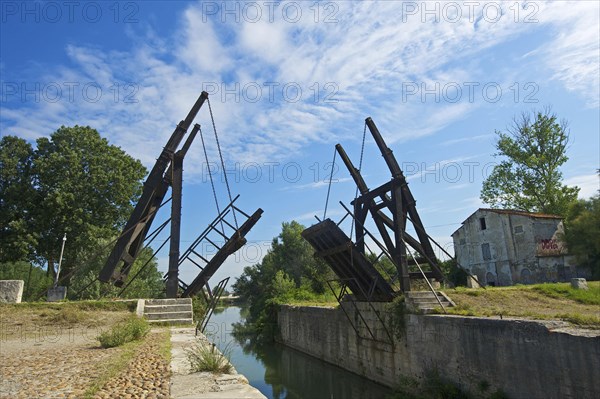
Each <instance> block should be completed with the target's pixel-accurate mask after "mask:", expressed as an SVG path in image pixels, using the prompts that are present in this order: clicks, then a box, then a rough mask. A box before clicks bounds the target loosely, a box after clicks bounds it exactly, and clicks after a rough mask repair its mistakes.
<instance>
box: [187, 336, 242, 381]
mask: <svg viewBox="0 0 600 399" xmlns="http://www.w3.org/2000/svg"><path fill="white" fill-rule="evenodd" d="M231 350H232V348H231V346H230V345H229V344H228V345H227V346H226V347H225V349H224V350H223V351H222V352H221V351H219V350H218V349H217V348H216V346H215V345H214V344H212V343H200V342H199V343H196V344H195V345H194V346H192V347H191V348H189V349H186V355H187V358H188V360H189V362H190V365H191V366H192V370H193V371H194V372H200V371H209V372H211V373H223V374H229V373H231V371H232V369H233V367H232V366H231V363H230V362H229V359H230V358H231Z"/></svg>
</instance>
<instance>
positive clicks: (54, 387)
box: [0, 328, 120, 399]
mask: <svg viewBox="0 0 600 399" xmlns="http://www.w3.org/2000/svg"><path fill="white" fill-rule="evenodd" d="M93 337H95V331H94V332H91V331H90V329H86V328H73V329H66V328H65V329H61V330H56V331H53V333H52V334H37V335H34V336H23V337H21V338H18V339H0V365H1V367H0V398H11V399H12V398H15V399H20V398H23V399H30V398H80V397H81V396H82V395H83V393H84V392H85V390H86V389H87V388H88V386H89V385H90V383H91V381H92V380H93V379H95V378H97V371H98V366H99V364H101V363H102V362H103V361H105V360H107V359H108V358H109V357H110V356H114V355H116V354H117V353H118V352H119V351H120V349H119V348H113V349H111V350H103V349H100V348H99V346H98V342H97V341H95V339H94V338H93Z"/></svg>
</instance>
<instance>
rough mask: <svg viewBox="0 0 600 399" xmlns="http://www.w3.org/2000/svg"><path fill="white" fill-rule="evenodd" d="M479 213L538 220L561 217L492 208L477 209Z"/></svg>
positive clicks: (558, 217)
mask: <svg viewBox="0 0 600 399" xmlns="http://www.w3.org/2000/svg"><path fill="white" fill-rule="evenodd" d="M478 210H479V211H489V212H495V213H502V214H506V215H520V216H529V217H532V218H540V219H562V217H560V216H558V215H549V214H547V213H534V212H525V211H517V210H514V209H493V208H479V209H478Z"/></svg>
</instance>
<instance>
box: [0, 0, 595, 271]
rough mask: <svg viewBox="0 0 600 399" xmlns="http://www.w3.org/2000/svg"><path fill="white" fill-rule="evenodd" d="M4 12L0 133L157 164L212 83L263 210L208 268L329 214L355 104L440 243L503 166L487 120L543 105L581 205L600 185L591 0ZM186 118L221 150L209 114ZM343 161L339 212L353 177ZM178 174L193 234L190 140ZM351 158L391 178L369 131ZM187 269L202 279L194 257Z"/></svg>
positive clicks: (245, 190)
mask: <svg viewBox="0 0 600 399" xmlns="http://www.w3.org/2000/svg"><path fill="white" fill-rule="evenodd" d="M0 5H1V9H0V12H1V16H0V18H1V19H0V21H1V25H0V33H1V35H0V44H1V48H0V74H1V77H0V80H1V88H0V95H1V99H0V100H1V108H0V132H1V133H0V134H2V135H5V134H14V135H18V136H21V137H23V138H26V139H27V140H31V141H33V140H35V139H36V138H37V137H40V136H47V135H49V134H51V133H52V132H53V131H55V130H56V129H57V128H58V127H60V126H61V125H75V124H79V125H90V126H92V127H94V128H96V129H97V130H98V131H99V132H100V133H101V134H102V135H103V136H105V137H107V138H108V139H109V140H110V142H111V143H113V144H116V145H118V146H121V147H122V148H123V149H124V150H125V151H127V152H128V153H129V154H131V155H133V156H135V157H137V158H139V159H141V160H142V162H143V163H144V164H145V165H146V166H147V167H148V168H150V167H151V166H152V165H153V163H154V159H155V158H156V157H157V156H158V154H159V153H160V151H161V149H162V146H163V145H164V144H165V143H166V141H167V139H168V137H169V135H170V134H171V132H172V131H173V128H174V127H175V125H176V124H177V122H178V121H179V120H181V119H183V118H184V117H185V115H186V114H187V112H188V110H189V108H190V107H191V105H192V104H193V102H194V101H195V99H196V98H197V96H198V95H199V94H200V92H201V91H202V90H207V91H208V92H209V94H210V98H211V104H212V107H213V111H214V114H215V121H216V125H217V129H218V132H219V137H220V140H221V146H222V148H223V153H224V157H225V161H226V168H227V169H228V170H229V174H228V176H229V180H230V183H231V186H232V191H233V192H234V194H235V193H239V194H241V197H240V199H239V201H238V204H239V206H240V207H241V208H243V209H244V210H246V212H252V211H254V210H255V209H256V208H258V207H261V208H263V209H264V210H265V213H264V215H263V218H262V219H261V221H260V222H259V224H258V225H257V226H256V227H255V228H254V229H253V230H252V232H251V233H250V234H249V236H248V239H249V241H250V244H249V246H248V247H247V248H245V249H244V250H242V251H241V252H240V253H239V254H238V255H237V256H236V257H235V258H232V259H230V260H228V262H227V263H226V265H225V266H224V267H223V268H222V269H221V270H220V271H219V273H218V275H217V276H216V277H215V278H219V277H225V276H233V277H235V276H237V275H239V273H240V272H241V270H242V268H243V266H245V265H248V264H252V263H255V262H256V261H258V260H260V258H261V256H262V255H264V253H266V250H267V249H268V247H269V244H270V242H271V239H272V237H274V236H275V235H277V234H278V233H279V231H280V228H281V223H282V222H284V221H291V220H297V221H299V222H301V223H303V224H305V225H310V224H312V223H313V222H314V220H315V219H314V217H313V215H315V214H317V215H319V216H320V217H321V216H322V214H323V208H324V205H325V198H326V194H327V179H328V177H329V170H330V167H331V164H330V163H331V160H332V156H333V148H334V145H335V144H336V143H342V144H343V145H344V147H345V149H346V151H347V152H348V153H349V155H350V157H351V158H352V159H353V161H354V162H355V164H356V165H358V163H359V157H360V146H361V139H362V133H363V127H364V119H365V118H366V117H367V116H371V117H372V118H373V119H374V121H375V122H376V124H377V126H378V127H379V129H380V131H381V132H382V134H383V136H384V138H385V139H386V140H387V142H388V145H389V146H390V147H391V148H392V149H393V150H394V154H395V155H396V157H397V159H398V161H399V163H400V164H401V166H402V167H403V169H404V170H405V173H406V175H407V177H408V181H409V183H410V188H411V190H412V192H413V194H414V196H415V198H416V200H417V209H418V210H419V212H420V215H421V218H422V219H423V222H424V224H425V226H426V228H427V229H428V232H429V234H430V235H431V236H433V237H434V238H436V240H437V241H439V242H440V243H441V244H442V245H444V246H445V247H447V248H449V250H450V251H451V252H452V248H451V245H450V243H451V238H450V234H451V233H452V232H453V231H454V230H455V229H456V228H457V227H458V226H459V225H460V222H461V221H463V220H464V219H465V218H466V217H467V216H468V215H470V214H471V213H472V212H473V211H475V210H476V209H477V208H478V207H480V206H482V203H481V202H480V200H479V192H480V189H481V183H482V181H483V179H484V177H485V176H487V175H488V174H489V173H490V172H491V168H492V167H493V164H494V162H497V161H498V159H497V158H494V157H493V153H494V152H495V150H494V131H495V130H504V129H505V128H506V127H507V126H508V125H510V124H511V121H512V119H513V117H514V116H515V115H517V116H518V115H519V114H521V113H522V112H527V111H531V110H533V109H540V108H543V107H544V106H548V105H551V106H552V108H553V111H554V112H555V113H557V114H558V116H559V117H560V118H564V119H566V120H568V121H569V123H570V131H571V145H570V148H569V156H570V160H569V161H568V162H567V164H566V165H564V167H563V169H562V170H563V173H564V177H565V181H566V182H567V184H570V185H578V186H579V187H581V197H584V198H585V197H589V196H591V195H593V194H594V193H595V190H597V189H598V187H599V183H598V178H597V177H596V176H595V174H594V172H595V170H596V169H598V167H599V165H600V160H599V157H600V155H599V154H600V143H599V132H600V126H599V123H600V111H599V106H600V84H599V76H600V37H599V35H600V33H599V32H600V22H599V15H600V8H599V7H600V6H599V3H598V2H595V1H580V2H565V1H558V2H489V3H488V2H483V1H481V2H433V1H429V2H400V1H386V2H357V1H356V2H355V1H343V2H341V1H340V2H326V1H323V2H313V1H310V2H280V3H277V4H275V3H273V2H227V3H224V2H184V1H174V2H163V1H139V2H133V1H132V2H93V1H92V2H75V3H70V2H20V1H16V2H13V1H2V2H0ZM196 122H198V123H200V124H202V126H203V130H204V132H205V134H206V135H207V145H208V151H209V157H210V160H211V162H215V163H218V157H217V154H216V146H215V142H214V139H211V138H210V137H211V136H210V135H211V134H212V127H211V123H210V117H209V113H208V108H206V107H205V108H203V109H202V110H201V111H200V114H199V116H198V118H197V119H196ZM337 166H338V167H339V169H338V170H336V171H335V173H334V180H335V181H334V183H333V184H332V188H331V198H330V201H329V209H328V216H330V217H332V218H334V219H337V218H339V217H340V216H341V215H342V214H343V211H342V209H341V207H340V205H339V204H338V201H340V200H342V201H344V202H345V203H346V204H348V203H349V202H350V200H351V199H352V198H353V197H354V190H355V188H354V185H353V183H352V181H351V180H350V179H349V175H348V173H347V172H346V170H345V169H344V167H343V165H342V164H341V162H339V158H338V162H337ZM184 167H185V172H184V179H185V182H184V199H183V222H182V223H183V233H182V240H183V241H184V242H183V244H182V245H183V246H186V244H189V242H190V241H192V240H193V239H194V238H195V236H196V235H197V234H198V233H199V232H200V231H202V230H203V229H204V227H205V226H206V224H207V223H208V222H209V221H210V220H212V219H213V218H214V217H215V215H216V208H215V204H214V201H213V199H212V191H211V188H210V184H209V183H208V178H207V174H206V164H205V163H204V158H203V153H202V147H201V143H200V140H197V141H196V142H195V143H194V145H193V147H192V149H191V150H190V152H189V153H188V156H187V157H186V159H185V164H184ZM362 171H363V175H364V176H365V179H366V180H367V184H368V185H369V187H370V188H374V187H376V186H378V185H380V184H382V183H384V182H386V181H388V180H389V178H390V174H389V172H388V170H387V168H386V166H385V163H384V161H383V159H382V158H381V156H380V154H379V153H378V151H377V148H376V147H375V144H374V142H373V140H372V138H371V137H370V135H367V140H366V145H365V152H364V162H363V168H362ZM219 172H222V171H221V170H220V169H219ZM222 176H223V175H222V173H219V174H218V176H217V178H218V181H217V193H218V196H219V199H220V202H221V204H224V203H226V199H227V193H226V189H225V185H224V183H223V179H222ZM222 206H223V205H222ZM165 217H166V213H165V214H162V215H160V217H159V219H160V218H162V219H163V220H164V218H165ZM166 258H167V254H166V251H165V252H164V253H162V252H161V253H160V254H159V259H160V264H161V268H163V269H164V268H165V267H166ZM182 273H183V276H184V278H186V279H191V278H192V276H193V275H194V272H193V268H192V267H191V266H189V265H187V266H185V267H184V270H183V271H182Z"/></svg>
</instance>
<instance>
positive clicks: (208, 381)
mask: <svg viewBox="0 0 600 399" xmlns="http://www.w3.org/2000/svg"><path fill="white" fill-rule="evenodd" d="M196 344H199V345H210V342H208V340H207V339H206V337H205V336H204V335H202V334H198V336H197V337H196V336H195V329H194V328H176V327H173V328H172V329H171V345H172V347H171V370H172V372H173V375H172V377H171V397H172V398H174V399H233V398H235V399H266V397H265V396H264V395H263V394H262V393H260V391H259V390H258V389H256V388H254V387H252V386H251V385H249V384H248V380H247V379H246V377H244V376H243V375H241V374H238V373H237V371H236V370H235V368H233V367H232V371H231V372H230V373H229V374H214V373H209V372H193V371H192V369H191V366H190V362H189V361H188V358H187V355H186V350H188V349H189V348H191V347H193V346H194V345H196ZM217 350H218V349H217Z"/></svg>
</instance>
